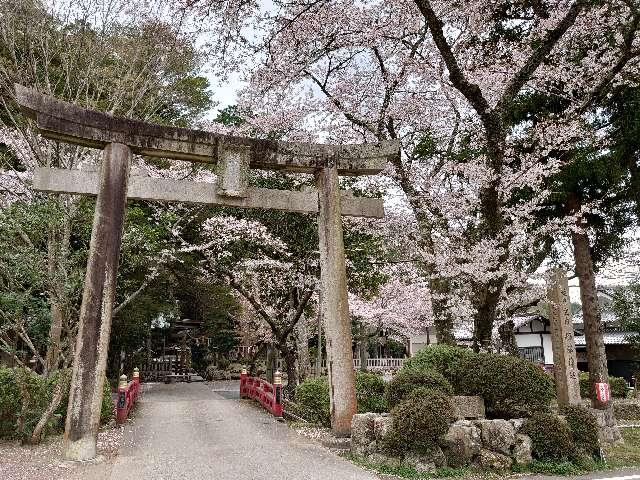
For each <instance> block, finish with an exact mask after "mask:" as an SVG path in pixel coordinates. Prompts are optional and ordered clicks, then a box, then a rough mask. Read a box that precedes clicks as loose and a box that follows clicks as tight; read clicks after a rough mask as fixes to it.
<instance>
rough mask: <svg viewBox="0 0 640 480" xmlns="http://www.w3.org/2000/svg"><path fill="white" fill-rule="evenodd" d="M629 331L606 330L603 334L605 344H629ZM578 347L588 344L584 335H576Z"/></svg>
mask: <svg viewBox="0 0 640 480" xmlns="http://www.w3.org/2000/svg"><path fill="white" fill-rule="evenodd" d="M628 335H629V334H628V333H625V332H604V333H603V334H602V336H603V340H604V344H605V345H627V344H628V343H629V340H627V337H628ZM574 338H575V342H576V347H584V346H585V345H586V342H585V339H584V335H576V336H575V337H574Z"/></svg>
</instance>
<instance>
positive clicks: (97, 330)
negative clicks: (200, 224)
mask: <svg viewBox="0 0 640 480" xmlns="http://www.w3.org/2000/svg"><path fill="white" fill-rule="evenodd" d="M130 162H131V150H130V149H129V147H127V146H126V145H122V144H119V143H112V144H109V145H107V147H106V148H105V149H104V154H103V158H102V166H101V168H100V187H99V190H98V198H97V201H96V210H95V213H94V216H93V229H92V231H91V244H90V246H89V259H88V261H87V273H86V276H85V282H84V291H83V294H82V306H81V307H80V318H79V324H78V334H77V335H78V336H77V339H76V347H75V352H74V359H73V374H72V377H71V389H70V392H69V406H68V409H67V421H66V425H65V432H64V450H65V452H64V455H65V457H66V458H67V459H69V460H89V459H92V458H94V457H95V455H96V442H97V437H98V427H99V423H100V408H101V405H102V393H103V387H104V381H105V367H106V364H107V353H108V350H109V335H110V333H111V315H112V311H113V301H114V297H115V289H116V275H117V272H118V260H119V258H120V243H121V240H122V225H123V223H124V212H125V204H126V200H127V181H128V177H129V164H130Z"/></svg>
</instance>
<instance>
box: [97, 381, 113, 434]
mask: <svg viewBox="0 0 640 480" xmlns="http://www.w3.org/2000/svg"><path fill="white" fill-rule="evenodd" d="M115 409H116V406H115V403H114V402H113V397H112V396H111V386H110V385H109V382H108V381H107V380H106V379H105V381H104V386H103V388H102V405H100V423H103V424H104V423H107V422H108V421H109V420H111V419H112V418H113V415H114V413H115Z"/></svg>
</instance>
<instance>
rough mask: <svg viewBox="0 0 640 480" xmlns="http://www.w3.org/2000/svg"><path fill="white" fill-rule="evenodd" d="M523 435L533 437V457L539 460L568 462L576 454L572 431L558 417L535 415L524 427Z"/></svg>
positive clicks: (542, 414)
mask: <svg viewBox="0 0 640 480" xmlns="http://www.w3.org/2000/svg"><path fill="white" fill-rule="evenodd" d="M522 433H524V434H526V435H529V437H531V442H532V447H533V448H532V452H533V455H534V456H535V457H536V458H537V459H539V460H566V459H568V458H570V457H571V456H572V455H573V453H574V445H573V442H572V439H571V430H570V429H569V426H568V425H567V423H566V422H565V421H564V420H562V419H561V418H560V417H558V416H557V415H554V414H551V413H538V414H535V415H533V416H532V417H531V418H529V419H528V420H527V421H526V422H525V424H524V425H523V426H522Z"/></svg>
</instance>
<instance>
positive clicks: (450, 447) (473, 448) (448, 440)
mask: <svg viewBox="0 0 640 480" xmlns="http://www.w3.org/2000/svg"><path fill="white" fill-rule="evenodd" d="M443 446H444V450H445V452H446V457H447V463H448V465H450V466H462V465H467V464H468V463H469V462H470V461H471V460H472V459H473V457H474V456H476V455H478V453H480V449H481V448H482V440H481V435H480V429H479V428H478V427H476V426H475V425H473V424H471V422H461V421H458V422H455V423H454V424H453V425H451V427H450V428H449V431H448V432H447V434H446V435H445V436H444V439H443Z"/></svg>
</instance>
